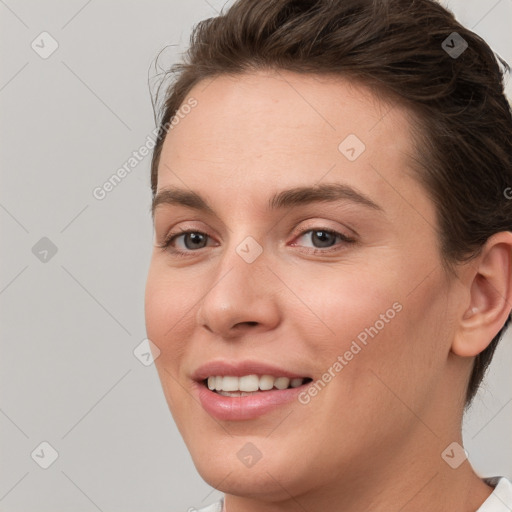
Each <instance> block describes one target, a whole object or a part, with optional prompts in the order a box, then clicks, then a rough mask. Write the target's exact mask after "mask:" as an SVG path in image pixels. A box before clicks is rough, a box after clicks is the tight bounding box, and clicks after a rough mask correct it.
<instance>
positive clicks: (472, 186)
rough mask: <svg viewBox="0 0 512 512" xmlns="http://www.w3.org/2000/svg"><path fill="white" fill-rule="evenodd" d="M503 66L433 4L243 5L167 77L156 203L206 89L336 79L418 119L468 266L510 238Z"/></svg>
mask: <svg viewBox="0 0 512 512" xmlns="http://www.w3.org/2000/svg"><path fill="white" fill-rule="evenodd" d="M454 32H455V33H456V35H454ZM454 37H455V38H456V39H453V38H454ZM450 38H451V39H450ZM460 38H462V39H460ZM464 41H465V42H466V43H467V45H468V47H467V49H465V51H463V52H462V54H461V55H454V54H453V53H452V54H450V53H449V51H447V50H449V49H450V48H453V47H455V44H456V42H457V45H459V48H462V49H463V48H464ZM500 62H501V64H502V65H503V66H504V67H505V68H506V69H507V70H508V71H509V68H508V66H507V64H506V63H505V62H503V61H502V60H501V59H500V58H499V57H496V56H495V54H494V53H493V51H492V50H491V49H490V48H489V46H488V45H487V44H486V43H485V41H484V40H483V39H481V38H480V37H479V36H478V35H476V34H475V33H473V32H471V31H470V30H468V29H466V28H465V27H463V26H462V25H460V24H459V23H458V22H457V21H456V19H455V17H454V16H453V14H452V13H451V12H449V11H448V10H446V9H445V8H443V7H442V6H441V5H439V4H438V3H436V2H435V1H434V0H238V1H236V2H235V3H234V4H233V5H232V6H231V7H230V8H229V9H228V10H227V12H225V13H222V14H221V15H220V16H218V17H215V18H210V19H207V20H203V21H201V22H200V23H198V24H197V25H196V26H195V28H194V30H193V33H192V36H191V45H190V48H189V50H188V52H187V53H186V55H185V58H184V59H183V61H182V62H179V63H177V64H175V65H174V66H173V67H172V68H171V69H170V71H169V73H170V74H171V75H172V76H173V77H174V78H175V79H174V80H173V82H172V84H171V85H170V86H169V87H168V88H167V89H166V91H165V99H164V102H163V105H162V113H161V115H160V120H159V132H158V136H157V141H156V146H155V148H154V152H153V159H152V166H151V187H152V191H153V195H155V193H156V189H157V179H158V164H159V159H160V153H161V150H162V146H163V142H164V139H165V135H166V133H167V131H168V128H169V126H170V123H171V121H172V120H173V118H174V116H175V115H176V114H177V112H178V110H179V108H180V106H181V104H182V103H183V101H184V100H185V98H186V97H187V95H188V93H189V92H190V90H191V89H192V87H193V86H194V85H196V84H197V83H199V82H200V81H201V80H204V79H206V78H214V77H216V76H218V75H223V74H224V75H225V74H230V75H238V74H242V73H244V72H248V71H251V70H258V69H278V70H279V69H282V70H288V71H294V72H298V73H308V74H309V73H311V74H331V75H332V74H337V75H339V76H341V77H348V78H352V79H356V80H359V81H360V82H362V83H364V84H367V85H369V86H370V87H372V88H374V89H376V90H377V91H381V92H383V93H386V94H388V95H391V96H392V97H395V98H398V100H399V101H401V102H402V103H403V104H404V105H406V106H408V107H410V108H411V110H412V111H414V112H415V113H416V114H418V118H419V120H420V126H419V130H413V131H414V133H413V134H412V135H413V136H414V137H413V138H414V140H415V141H416V146H417V152H418V155H417V157H418V158H417V160H418V163H419V169H420V172H418V179H419V180H420V182H421V183H422V184H423V185H424V186H425V188H426V190H427V192H428V193H429V195H430V197H431V199H432V201H433V202H434V203H435V205H436V212H437V220H438V226H439V237H440V244H441V248H442V258H443V262H444V263H447V264H448V266H451V265H452V264H454V263H457V262H462V261H467V260H470V259H471V258H472V257H474V256H476V255H477V254H478V252H479V250H480V249H481V247H482V246H483V244H484V243H485V242H486V241H487V239H488V238H489V237H490V236H491V235H493V234H494V233H498V232H501V231H512V200H510V198H507V197H506V196H507V194H506V192H505V191H506V190H510V188H509V187H510V186H511V185H512V113H511V108H510V105H509V103H508V101H507V99H506V97H505V94H504V87H503V74H502V71H501V69H500ZM509 324H510V315H509V317H508V318H507V321H506V323H505V325H504V326H503V328H502V329H501V331H500V332H499V333H498V334H497V336H496V337H495V338H494V339H493V340H492V341H491V343H490V344H489V346H488V347H487V348H486V349H485V350H484V351H482V352H481V353H480V354H479V355H477V356H476V357H475V361H474V366H473V370H472V374H471V377H470V380H469V383H468V388H467V394H466V406H469V404H470V403H471V401H472V399H473V397H474V395H475V394H476V392H477V390H478V387H479V386H480V383H481V381H482V379H483V377H484V375H485V372H486V369H487V367H488V365H489V363H490V361H491V359H492V356H493V354H494V351H495V349H496V346H497V344H498V342H499V340H500V338H501V336H502V335H503V332H504V331H505V329H506V328H507V326H508V325H509Z"/></svg>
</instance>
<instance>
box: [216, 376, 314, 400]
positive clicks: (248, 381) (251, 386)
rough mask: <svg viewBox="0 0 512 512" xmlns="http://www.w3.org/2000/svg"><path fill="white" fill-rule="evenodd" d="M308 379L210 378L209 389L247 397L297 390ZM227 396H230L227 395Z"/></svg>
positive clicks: (267, 377)
mask: <svg viewBox="0 0 512 512" xmlns="http://www.w3.org/2000/svg"><path fill="white" fill-rule="evenodd" d="M305 380H306V379H303V378H296V379H289V378H288V377H273V376H272V375H261V376H258V375H244V376H243V377H234V376H232V375H226V376H224V377H223V376H217V375H215V376H211V377H208V389H210V390H211V391H218V392H221V393H220V394H224V393H223V392H237V391H241V392H242V393H241V394H237V396H246V395H245V393H247V394H251V393H253V392H257V391H258V390H260V391H269V390H271V389H272V388H274V387H275V388H276V389H287V388H288V387H292V388H297V387H299V386H301V385H302V384H303V383H304V381H305ZM225 396H230V395H229V394H226V395H225Z"/></svg>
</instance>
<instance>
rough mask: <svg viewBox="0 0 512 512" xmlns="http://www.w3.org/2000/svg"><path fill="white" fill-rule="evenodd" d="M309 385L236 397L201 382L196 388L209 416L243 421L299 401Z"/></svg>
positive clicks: (197, 383) (196, 384)
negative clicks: (221, 393)
mask: <svg viewBox="0 0 512 512" xmlns="http://www.w3.org/2000/svg"><path fill="white" fill-rule="evenodd" d="M309 384H310V383H308V384H303V385H302V386H299V387H297V388H288V389H282V390H279V389H273V390H271V391H262V392H260V393H258V394H255V395H247V396H235V397H229V396H223V395H219V394H218V393H215V392H214V391H210V390H209V389H208V387H207V386H205V385H204V384H202V383H200V382H196V383H195V385H194V387H195V392H196V394H197V396H198V398H199V401H200V402H201V405H202V406H203V409H204V410H205V411H206V412H207V413H208V414H210V415H211V416H213V417H214V418H217V419H219V420H223V421H242V420H252V419H254V418H258V417H259V416H262V415H263V414H267V413H269V412H272V411H275V410H277V409H279V408H281V407H283V406H285V405H286V404H289V403H290V402H293V401H294V400H297V396H298V395H299V393H300V392H301V391H303V390H304V388H305V387H307V386H308V385H309Z"/></svg>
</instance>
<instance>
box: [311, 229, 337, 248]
mask: <svg viewBox="0 0 512 512" xmlns="http://www.w3.org/2000/svg"><path fill="white" fill-rule="evenodd" d="M313 239H316V241H318V244H315V245H316V246H317V247H330V246H331V245H333V244H334V242H335V237H334V235H333V233H329V232H328V231H314V232H313ZM314 241H315V240H314Z"/></svg>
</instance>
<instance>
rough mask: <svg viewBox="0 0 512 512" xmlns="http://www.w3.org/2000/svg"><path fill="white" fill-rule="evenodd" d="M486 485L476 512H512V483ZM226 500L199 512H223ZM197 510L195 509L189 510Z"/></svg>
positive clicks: (500, 481) (502, 480) (500, 480)
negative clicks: (487, 489)
mask: <svg viewBox="0 0 512 512" xmlns="http://www.w3.org/2000/svg"><path fill="white" fill-rule="evenodd" d="M484 481H485V483H486V484H488V485H490V486H491V487H494V491H493V492H492V494H491V495H490V496H489V497H488V498H487V499H486V500H485V503H482V506H481V507H480V508H479V509H478V510H476V511H475V512H511V511H512V483H511V482H510V481H509V480H507V479H506V478H504V477H500V476H496V477H492V478H484ZM223 504H224V499H221V500H219V501H217V502H216V503H213V504H212V505H209V506H207V507H204V508H201V509H199V510H197V512H222V507H223ZM189 510H192V511H193V510H195V509H189Z"/></svg>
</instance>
